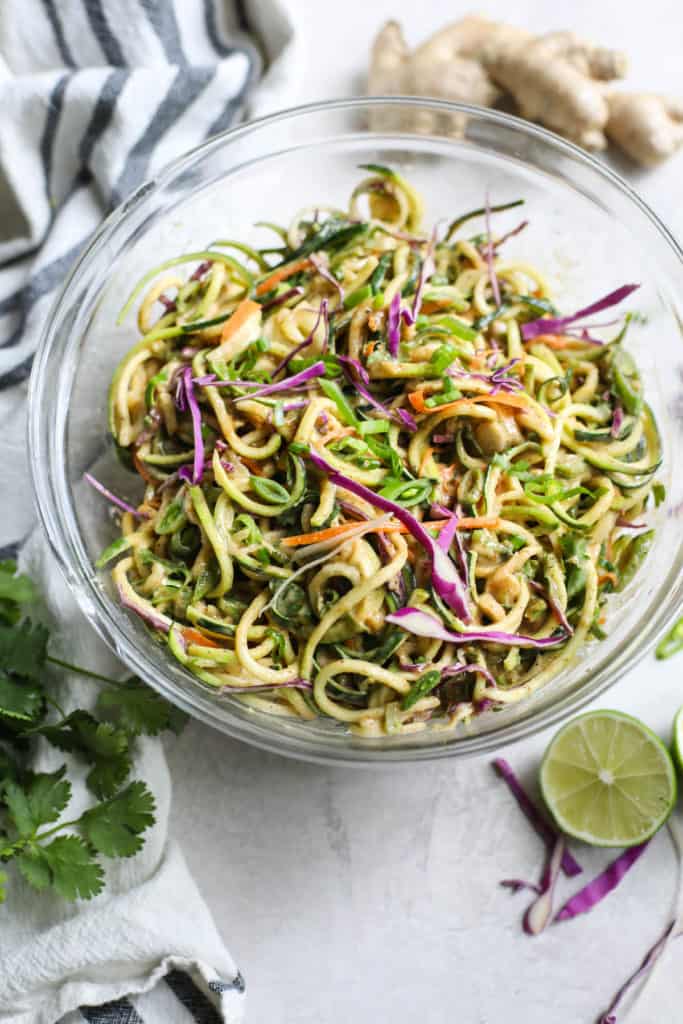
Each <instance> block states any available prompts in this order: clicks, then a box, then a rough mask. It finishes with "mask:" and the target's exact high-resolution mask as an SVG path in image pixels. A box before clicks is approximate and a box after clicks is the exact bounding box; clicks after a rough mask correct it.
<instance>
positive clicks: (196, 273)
mask: <svg viewBox="0 0 683 1024" xmlns="http://www.w3.org/2000/svg"><path fill="white" fill-rule="evenodd" d="M212 266H213V260H204V262H203V263H200V264H199V266H198V267H195V269H194V270H193V271H192V273H191V274H190V281H201V279H202V278H203V277H204V274H206V273H207V271H209V270H211V267H212Z"/></svg>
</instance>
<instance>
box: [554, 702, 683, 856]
mask: <svg viewBox="0 0 683 1024" xmlns="http://www.w3.org/2000/svg"><path fill="white" fill-rule="evenodd" d="M680 717H681V716H680V712H679V715H678V719H680ZM679 731H680V722H679ZM541 790H542V792H543V797H544V799H545V802H546V804H547V805H548V808H549V809H550V811H551V813H552V815H553V817H554V818H555V821H556V822H557V824H558V825H559V827H560V828H561V829H562V831H563V832H566V833H567V834H568V835H570V836H575V838H576V839H582V840H583V841H584V842H586V843H592V844H593V845H594V846H635V845H636V844H637V843H642V842H643V841H644V840H645V839H648V838H649V837H650V836H651V835H652V834H653V833H654V832H656V831H657V829H658V828H660V827H661V826H662V825H663V824H664V822H665V821H666V819H667V818H668V817H669V815H670V814H671V811H672V810H673V807H674V804H675V802H676V771H675V769H674V765H673V761H672V760H671V755H670V754H669V751H668V750H667V749H666V747H665V746H664V744H663V743H662V741H661V740H660V739H659V737H658V736H655V734H654V733H653V732H652V730H651V729H648V727H647V726H646V725H643V723H642V722H639V721H638V719H637V718H631V717H630V716H629V715H623V714H622V713H621V712H619V711H591V712H589V713H588V714H587V715H580V716H579V717H578V718H575V719H574V720H573V721H571V722H569V723H568V724H567V725H565V726H564V728H563V729H560V731H559V732H558V734H557V735H556V736H555V738H554V739H553V740H552V741H551V743H550V746H549V747H548V749H547V751H546V753H545V757H544V758H543V764H542V765H541Z"/></svg>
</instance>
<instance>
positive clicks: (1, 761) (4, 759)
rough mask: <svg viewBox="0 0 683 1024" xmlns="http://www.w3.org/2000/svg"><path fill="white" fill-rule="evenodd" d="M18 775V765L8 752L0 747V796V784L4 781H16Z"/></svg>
mask: <svg viewBox="0 0 683 1024" xmlns="http://www.w3.org/2000/svg"><path fill="white" fill-rule="evenodd" d="M18 775H19V765H18V764H17V762H16V761H15V760H14V758H13V757H12V755H11V754H10V752H9V751H8V750H4V749H3V748H2V747H0V795H1V793H2V788H1V787H2V783H3V782H4V781H5V780H6V779H16V778H17V776H18Z"/></svg>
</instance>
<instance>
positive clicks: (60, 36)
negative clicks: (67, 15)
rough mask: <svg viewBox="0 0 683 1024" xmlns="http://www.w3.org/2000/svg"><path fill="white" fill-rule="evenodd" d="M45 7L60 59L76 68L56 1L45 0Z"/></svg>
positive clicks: (69, 66)
mask: <svg viewBox="0 0 683 1024" xmlns="http://www.w3.org/2000/svg"><path fill="white" fill-rule="evenodd" d="M43 7H44V8H45V14H46V15H47V20H48V21H49V22H50V26H51V28H52V32H53V34H54V37H55V42H56V43H57V49H58V50H59V55H60V57H61V58H62V60H63V61H64V63H65V64H66V66H67V67H68V68H75V67H76V61H75V60H74V59H73V56H72V54H71V50H70V49H69V44H68V43H67V41H66V37H65V35H64V28H63V27H62V21H61V18H60V17H59V11H58V10H57V4H56V2H55V0H43Z"/></svg>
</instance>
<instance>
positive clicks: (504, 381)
mask: <svg viewBox="0 0 683 1024" xmlns="http://www.w3.org/2000/svg"><path fill="white" fill-rule="evenodd" d="M494 358H496V356H495V353H494ZM518 362H519V359H511V360H510V362H509V363H506V364H505V366H499V367H498V369H497V370H494V372H493V373H473V372H470V371H469V370H458V369H453V370H448V371H447V373H448V376H449V377H458V378H460V379H461V380H462V379H467V380H481V381H483V382H484V383H485V384H488V385H489V386H490V387H491V389H492V391H491V394H496V393H497V392H498V391H519V390H521V389H522V388H523V387H524V385H523V384H522V382H521V380H519V379H518V378H517V377H508V376H507V373H508V371H509V370H511V369H512V367H513V366H515V365H516V364H517V363H518Z"/></svg>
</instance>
